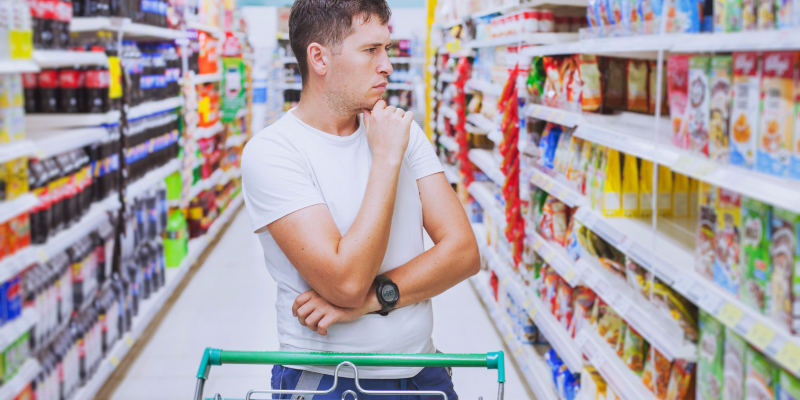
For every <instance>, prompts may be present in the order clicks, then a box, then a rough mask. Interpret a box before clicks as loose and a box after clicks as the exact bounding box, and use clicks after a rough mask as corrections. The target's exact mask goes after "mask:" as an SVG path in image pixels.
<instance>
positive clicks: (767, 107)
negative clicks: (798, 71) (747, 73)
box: [756, 51, 798, 176]
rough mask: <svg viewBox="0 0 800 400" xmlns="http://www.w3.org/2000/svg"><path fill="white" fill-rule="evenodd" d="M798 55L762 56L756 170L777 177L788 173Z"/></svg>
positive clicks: (786, 52)
mask: <svg viewBox="0 0 800 400" xmlns="http://www.w3.org/2000/svg"><path fill="white" fill-rule="evenodd" d="M797 56H798V53H796V52H791V51H776V52H765V53H764V56H763V60H764V61H763V62H764V65H763V71H764V72H763V76H762V78H761V104H760V110H761V120H760V122H759V124H758V126H759V129H758V150H757V152H756V169H757V170H759V171H761V172H766V173H768V174H772V175H777V176H785V175H787V173H788V170H789V159H790V150H791V149H790V143H791V141H792V119H793V118H792V111H793V109H794V72H795V66H796V65H797V58H798V57H797Z"/></svg>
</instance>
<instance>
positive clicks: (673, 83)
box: [667, 55, 758, 149]
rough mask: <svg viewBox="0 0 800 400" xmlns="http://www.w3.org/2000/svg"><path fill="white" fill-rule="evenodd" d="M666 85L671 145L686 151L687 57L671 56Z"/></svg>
mask: <svg viewBox="0 0 800 400" xmlns="http://www.w3.org/2000/svg"><path fill="white" fill-rule="evenodd" d="M667 83H668V90H669V96H668V99H669V118H670V120H672V144H674V145H675V146H677V147H680V148H682V149H686V148H688V147H689V134H688V118H687V117H688V116H687V115H686V110H687V104H688V96H689V56H687V55H673V56H670V57H669V60H668V61H667ZM756 85H758V83H756ZM756 88H758V86H756ZM757 99H758V98H756V100H757Z"/></svg>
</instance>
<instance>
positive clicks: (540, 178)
mask: <svg viewBox="0 0 800 400" xmlns="http://www.w3.org/2000/svg"><path fill="white" fill-rule="evenodd" d="M531 172H532V173H533V177H531V183H533V184H534V185H536V186H537V187H539V188H542V189H544V191H545V192H547V193H549V194H550V195H552V196H553V197H555V198H557V199H559V200H561V202H563V203H564V204H566V205H568V206H570V207H578V206H582V205H585V204H587V202H586V198H585V197H584V196H583V195H582V194H581V193H580V192H579V191H577V190H576V189H575V184H574V183H573V182H570V181H568V180H567V179H566V178H564V177H563V176H561V175H556V174H554V173H552V172H551V173H548V172H545V171H543V170H540V169H538V168H535V167H532V168H531Z"/></svg>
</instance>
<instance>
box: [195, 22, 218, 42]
mask: <svg viewBox="0 0 800 400" xmlns="http://www.w3.org/2000/svg"><path fill="white" fill-rule="evenodd" d="M186 27H187V28H189V29H194V30H196V31H203V32H206V33H208V34H210V35H211V36H214V37H215V38H217V39H224V38H225V32H224V31H223V30H222V29H220V28H217V27H215V26H210V25H205V24H201V23H199V22H196V21H195V22H187V23H186Z"/></svg>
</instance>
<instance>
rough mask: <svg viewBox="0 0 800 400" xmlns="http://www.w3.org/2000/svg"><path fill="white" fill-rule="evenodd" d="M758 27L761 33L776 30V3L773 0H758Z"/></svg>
mask: <svg viewBox="0 0 800 400" xmlns="http://www.w3.org/2000/svg"><path fill="white" fill-rule="evenodd" d="M756 5H757V7H758V9H757V10H756V12H757V14H756V18H757V21H756V25H757V26H758V30H760V31H771V30H773V29H775V6H776V4H775V2H774V1H773V0H757V3H756Z"/></svg>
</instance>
